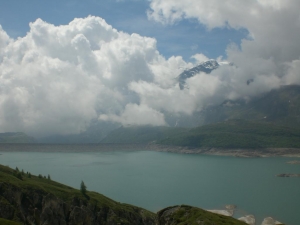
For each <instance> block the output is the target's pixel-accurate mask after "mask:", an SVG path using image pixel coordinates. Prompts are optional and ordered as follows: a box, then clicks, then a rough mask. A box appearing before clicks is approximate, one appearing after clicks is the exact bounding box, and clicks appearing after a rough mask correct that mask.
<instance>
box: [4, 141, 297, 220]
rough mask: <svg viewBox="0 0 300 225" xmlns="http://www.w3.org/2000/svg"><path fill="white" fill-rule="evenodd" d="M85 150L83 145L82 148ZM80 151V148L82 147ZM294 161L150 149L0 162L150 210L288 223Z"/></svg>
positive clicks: (23, 155) (293, 208)
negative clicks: (179, 208) (220, 212)
mask: <svg viewBox="0 0 300 225" xmlns="http://www.w3.org/2000/svg"><path fill="white" fill-rule="evenodd" d="M82 147H83V148H85V147H84V146H82ZM83 151H84V149H83ZM292 160H295V159H293V158H279V157H278V158H277V157H276V158H235V157H221V156H206V155H186V154H174V153H162V152H152V151H132V152H130V151H126V152H122V151H113V152H85V153H66V152H53V153H45V152H1V155H0V164H3V165H8V166H10V167H11V168H15V167H16V166H17V167H18V168H19V169H24V171H25V172H26V171H29V172H31V173H32V174H35V175H38V174H42V175H46V176H47V175H48V174H50V175H51V178H52V180H56V181H58V182H62V183H64V184H67V185H69V186H72V187H75V188H79V186H80V182H81V180H83V181H84V182H85V184H86V186H87V188H88V190H93V191H97V192H100V193H102V194H104V195H106V196H108V197H110V198H112V199H114V200H116V201H118V202H123V203H129V204H134V205H137V206H140V207H143V208H146V209H148V210H151V211H153V212H156V211H158V210H160V209H162V208H164V207H167V206H172V205H177V204H187V205H192V206H197V207H201V208H204V209H223V208H224V206H225V205H227V204H234V205H237V207H238V212H237V214H236V215H235V217H237V216H240V215H243V214H253V215H255V217H256V219H257V221H258V223H257V224H260V223H261V221H262V219H263V218H264V217H267V216H271V217H274V218H275V219H277V220H279V221H281V222H284V223H286V224H289V225H299V224H300V178H297V177H291V178H279V177H276V175H277V174H280V173H300V165H291V164H287V162H288V161H292Z"/></svg>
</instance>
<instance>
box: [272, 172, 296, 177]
mask: <svg viewBox="0 0 300 225" xmlns="http://www.w3.org/2000/svg"><path fill="white" fill-rule="evenodd" d="M277 177H300V174H294V173H281V174H277Z"/></svg>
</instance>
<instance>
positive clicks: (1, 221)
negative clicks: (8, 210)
mask: <svg viewBox="0 0 300 225" xmlns="http://www.w3.org/2000/svg"><path fill="white" fill-rule="evenodd" d="M0 224H1V225H21V224H22V223H18V222H15V221H11V220H6V219H2V218H0Z"/></svg>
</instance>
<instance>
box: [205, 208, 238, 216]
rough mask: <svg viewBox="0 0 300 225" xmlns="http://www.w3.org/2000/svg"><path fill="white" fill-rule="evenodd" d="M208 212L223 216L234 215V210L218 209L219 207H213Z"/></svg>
mask: <svg viewBox="0 0 300 225" xmlns="http://www.w3.org/2000/svg"><path fill="white" fill-rule="evenodd" d="M207 211H208V212H212V213H216V214H219V215H223V216H233V210H225V209H223V210H217V209H212V210H207Z"/></svg>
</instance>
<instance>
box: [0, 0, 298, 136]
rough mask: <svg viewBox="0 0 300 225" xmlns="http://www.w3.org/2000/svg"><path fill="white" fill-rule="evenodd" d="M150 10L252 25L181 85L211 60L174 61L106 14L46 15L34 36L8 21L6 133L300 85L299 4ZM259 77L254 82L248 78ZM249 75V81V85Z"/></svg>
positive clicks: (1, 115)
mask: <svg viewBox="0 0 300 225" xmlns="http://www.w3.org/2000/svg"><path fill="white" fill-rule="evenodd" d="M150 6H151V9H152V11H151V12H148V15H149V18H151V19H154V20H157V21H162V22H165V23H174V22H175V21H177V20H180V19H184V18H196V19H197V20H198V21H199V23H202V24H204V25H206V26H207V28H208V29H214V28H215V27H230V29H239V28H240V27H243V28H246V29H248V31H249V34H250V36H251V37H249V39H245V40H243V41H242V43H241V45H240V46H237V45H235V44H234V43H232V44H231V45H229V46H228V48H227V57H226V58H225V59H222V58H219V59H218V60H219V61H222V60H223V61H229V62H233V63H234V65H230V64H228V63H221V62H220V63H221V64H222V66H220V67H219V68H218V69H217V70H214V71H212V73H211V74H205V73H199V74H196V75H195V76H193V77H191V78H189V79H187V80H186V85H187V88H185V89H183V90H180V88H179V84H178V80H177V77H178V75H179V74H180V73H182V72H183V71H184V69H188V68H192V67H193V66H195V65H196V64H197V63H200V62H201V61H204V60H206V59H207V57H206V56H205V55H203V54H202V53H198V54H195V55H194V56H192V58H193V59H194V60H195V64H193V63H190V62H185V61H184V60H183V59H182V57H181V56H172V57H170V58H168V59H166V58H165V57H164V56H162V55H161V54H160V53H159V51H158V50H157V47H156V40H155V39H153V38H149V37H143V36H141V35H138V34H127V33H124V32H121V31H118V30H116V29H114V28H113V27H112V26H110V25H108V24H107V23H106V22H105V20H103V19H102V18H99V17H93V16H89V17H87V18H81V19H80V18H78V19H74V20H73V21H71V22H70V23H69V24H67V25H61V26H54V25H53V24H49V23H47V22H45V21H43V20H41V19H38V20H36V21H35V22H33V23H30V30H29V32H28V33H27V34H26V36H24V37H22V38H18V39H16V40H13V39H10V38H9V36H8V35H7V34H6V32H5V31H4V30H3V29H2V28H0V132H7V131H24V132H26V133H28V134H30V135H34V136H46V135H52V134H71V133H79V132H81V131H84V130H85V129H86V128H87V127H88V126H89V123H90V121H92V120H96V119H99V120H101V121H111V122H117V123H120V124H123V125H129V124H131V125H155V126H158V125H168V124H167V123H166V121H168V119H167V118H166V117H167V116H169V115H172V116H174V117H176V116H177V117H179V116H181V115H187V116H189V115H192V114H193V113H195V112H198V111H201V110H202V109H204V108H205V107H208V106H210V105H215V104H220V103H222V102H223V101H224V100H226V99H232V100H234V99H238V98H251V97H252V96H255V95H257V94H260V93H263V92H266V91H268V90H271V89H274V88H277V87H279V86H280V85H284V84H300V80H299V71H300V63H299V61H300V54H299V52H300V40H299V36H300V29H299V26H300V20H299V12H298V10H297V9H299V8H300V2H298V1H296V0H295V1H293V0H287V1H275V0H274V1H263V0H260V1H246V2H240V1H239V0H227V1H226V3H222V4H219V1H216V0H212V1H202V0H187V1H179V0H178V1H171V0H164V1H161V0H152V1H151V5H150ZM249 80H251V81H253V82H251V84H250V85H249V82H247V81H249ZM247 83H248V84H247Z"/></svg>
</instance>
